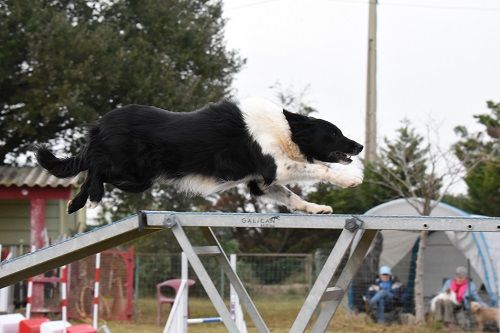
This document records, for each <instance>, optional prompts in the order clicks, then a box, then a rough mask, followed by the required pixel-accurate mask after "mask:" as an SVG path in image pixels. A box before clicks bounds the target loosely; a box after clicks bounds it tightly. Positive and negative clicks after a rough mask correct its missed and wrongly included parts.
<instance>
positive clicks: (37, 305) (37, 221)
mask: <svg viewBox="0 0 500 333" xmlns="http://www.w3.org/2000/svg"><path fill="white" fill-rule="evenodd" d="M30 219H31V238H30V242H31V246H32V247H35V249H36V250H38V249H41V248H43V247H45V245H46V244H45V199H41V198H32V199H30ZM31 304H32V305H31V306H32V311H33V310H35V312H36V309H41V308H43V307H44V284H43V283H33V294H32V298H31Z"/></svg>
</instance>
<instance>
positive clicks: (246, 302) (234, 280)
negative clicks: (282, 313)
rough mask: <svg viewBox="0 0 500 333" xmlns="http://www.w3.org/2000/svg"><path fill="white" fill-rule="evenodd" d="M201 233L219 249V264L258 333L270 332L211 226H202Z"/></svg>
mask: <svg viewBox="0 0 500 333" xmlns="http://www.w3.org/2000/svg"><path fill="white" fill-rule="evenodd" d="M203 234H204V236H205V238H206V239H207V240H208V241H209V242H211V243H212V244H213V245H215V246H217V247H219V248H220V249H221V254H220V255H218V256H217V260H218V261H219V264H220V265H221V266H222V269H223V270H224V273H226V276H227V278H228V279H229V282H230V283H231V285H232V287H233V288H234V290H235V291H236V294H238V297H239V299H240V303H241V304H242V305H243V306H244V307H245V310H246V311H247V313H248V315H249V316H250V318H251V319H252V321H253V323H254V325H255V327H256V328H257V331H258V332H259V333H269V332H270V331H269V329H268V328H267V326H266V324H265V323H264V320H263V319H262V317H261V316H260V313H259V311H258V310H257V308H256V307H255V304H254V303H253V302H252V299H251V298H250V296H249V295H248V292H247V291H246V289H245V287H244V286H243V283H242V282H241V280H240V278H239V276H238V275H237V274H236V272H235V271H234V270H233V268H232V267H231V263H230V262H229V259H228V258H227V256H226V254H225V253H224V251H223V249H222V247H221V245H220V243H219V241H218V240H217V237H215V234H214V232H213V231H212V229H211V228H209V227H205V228H203Z"/></svg>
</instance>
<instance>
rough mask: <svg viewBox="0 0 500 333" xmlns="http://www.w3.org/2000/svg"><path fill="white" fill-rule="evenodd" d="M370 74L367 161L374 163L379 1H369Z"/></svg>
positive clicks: (368, 84) (366, 125) (368, 74)
mask: <svg viewBox="0 0 500 333" xmlns="http://www.w3.org/2000/svg"><path fill="white" fill-rule="evenodd" d="M369 1H370V4H369V6H370V7H369V15H368V72H367V84H366V124H365V160H366V161H374V160H375V158H376V156H377V155H376V154H377V153H376V152H377V1H378V0H369Z"/></svg>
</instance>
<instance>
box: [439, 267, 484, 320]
mask: <svg viewBox="0 0 500 333" xmlns="http://www.w3.org/2000/svg"><path fill="white" fill-rule="evenodd" d="M471 301H475V302H478V303H479V304H481V305H483V306H486V304H485V303H484V302H483V300H482V299H481V297H480V296H479V295H478V293H477V288H476V285H475V284H474V282H473V281H468V279H467V268H465V267H463V266H459V267H457V269H456V271H455V277H454V278H452V279H448V280H446V282H445V283H444V285H443V286H442V287H441V289H440V290H439V292H438V295H437V296H436V297H434V298H433V299H432V301H431V311H432V312H433V313H434V316H435V318H436V319H437V320H439V321H442V322H443V323H444V325H445V326H446V327H450V326H452V325H453V323H454V322H455V316H454V314H455V313H456V312H457V311H459V310H460V309H463V308H465V309H468V308H469V307H470V302H471Z"/></svg>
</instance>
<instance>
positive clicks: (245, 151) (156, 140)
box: [36, 98, 363, 214]
mask: <svg viewBox="0 0 500 333" xmlns="http://www.w3.org/2000/svg"><path fill="white" fill-rule="evenodd" d="M362 149H363V146H362V145H360V144H359V143H357V142H355V141H353V140H350V139H348V138H346V137H345V136H343V135H342V132H341V131H340V130H339V129H338V128H337V127H336V126H335V125H333V124H331V123H329V122H327V121H325V120H321V119H315V118H312V117H307V116H304V115H300V114H296V113H292V112H288V111H286V110H284V109H283V108H282V107H280V106H278V105H276V104H274V103H272V102H270V101H267V100H263V99H257V98H252V99H248V100H243V101H242V102H240V103H234V102H231V101H228V100H223V101H221V102H218V103H211V104H208V105H207V106H205V107H203V108H202V109H200V110H197V111H193V112H169V111H165V110H162V109H159V108H155V107H151V106H142V105H127V106H125V107H121V108H118V109H115V110H112V111H110V112H108V113H107V114H105V115H104V116H103V117H102V118H101V119H100V120H99V121H98V122H97V123H96V124H94V125H91V126H90V128H89V131H88V138H87V143H86V145H85V146H84V147H83V149H82V150H81V151H80V152H79V153H78V154H76V155H75V156H72V157H68V158H63V159H60V158H57V157H55V156H54V155H53V154H52V153H51V152H50V151H49V150H48V149H47V148H46V147H44V146H38V147H37V152H36V157H37V160H38V163H39V164H40V165H41V166H42V167H43V168H45V169H47V170H48V171H49V172H50V173H51V174H53V175H54V176H56V177H59V178H66V177H72V176H75V175H77V174H78V173H80V172H82V171H87V175H86V179H85V181H84V183H83V184H82V186H81V188H80V192H79V193H78V194H77V195H76V196H75V197H74V198H73V199H72V200H71V201H69V203H68V213H70V214H71V213H73V212H75V211H77V210H79V209H80V208H82V207H83V206H84V205H85V203H86V202H87V199H90V202H89V207H92V208H93V207H95V206H96V205H97V204H98V203H99V202H100V201H101V199H102V197H103V194H104V186H103V184H104V183H109V184H112V185H114V186H116V187H118V188H119V189H121V190H123V191H127V192H142V191H145V190H147V189H148V188H150V187H151V186H152V184H153V182H155V181H162V182H168V183H170V184H174V185H175V186H176V187H177V188H178V189H180V190H182V191H186V192H192V193H197V194H202V195H208V194H211V193H215V192H218V191H222V190H225V189H228V188H231V187H234V186H236V185H238V184H240V183H247V184H248V186H249V189H250V192H251V193H252V194H253V195H257V196H266V197H268V198H270V199H272V200H273V201H275V202H277V203H280V204H283V205H285V206H287V207H288V208H289V209H290V210H292V211H302V212H306V213H317V214H318V213H319V214H325V213H331V212H332V208H331V207H329V206H323V205H317V204H314V203H310V202H307V201H305V200H303V199H301V198H300V197H299V196H297V195H296V194H294V193H293V192H291V191H290V190H289V189H288V188H287V187H285V185H286V184H290V183H296V182H301V181H313V182H328V183H331V184H335V185H337V186H340V187H353V186H356V185H359V184H361V182H362V181H363V179H362V175H360V172H359V170H350V169H352V168H346V169H345V170H335V168H332V167H330V165H329V163H341V164H349V163H351V162H352V160H351V156H352V155H357V154H359V153H360V152H361V150H362Z"/></svg>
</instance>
